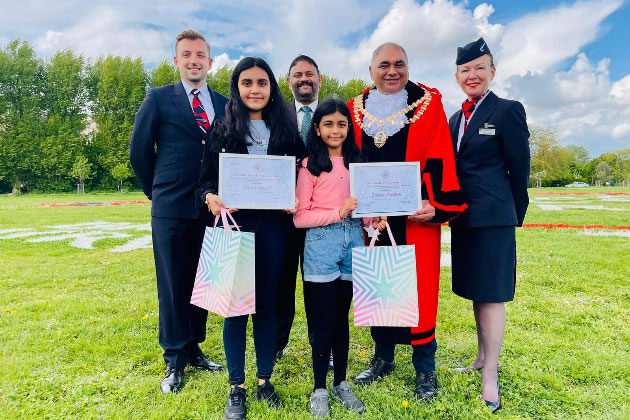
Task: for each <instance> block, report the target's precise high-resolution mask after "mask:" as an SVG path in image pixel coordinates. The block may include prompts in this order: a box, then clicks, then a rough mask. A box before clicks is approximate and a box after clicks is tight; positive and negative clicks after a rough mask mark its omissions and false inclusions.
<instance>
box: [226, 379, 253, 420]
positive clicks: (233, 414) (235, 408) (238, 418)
mask: <svg viewBox="0 0 630 420" xmlns="http://www.w3.org/2000/svg"><path fill="white" fill-rule="evenodd" d="M246 400H247V391H246V390H245V388H241V387H239V386H237V387H234V388H232V389H231V390H230V393H229V394H228V398H227V402H226V403H225V411H224V412H223V419H224V420H242V419H244V418H245V415H246V414H247V406H246V405H245V401H246Z"/></svg>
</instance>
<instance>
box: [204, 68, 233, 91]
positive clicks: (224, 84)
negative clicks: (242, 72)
mask: <svg viewBox="0 0 630 420" xmlns="http://www.w3.org/2000/svg"><path fill="white" fill-rule="evenodd" d="M231 79H232V69H231V68H229V67H228V66H227V65H225V66H221V67H219V68H218V69H217V70H216V71H214V72H212V73H208V77H207V78H206V83H208V86H210V89H212V90H214V91H216V92H219V93H220V94H221V95H223V96H226V97H228V98H229V97H230V80H231Z"/></svg>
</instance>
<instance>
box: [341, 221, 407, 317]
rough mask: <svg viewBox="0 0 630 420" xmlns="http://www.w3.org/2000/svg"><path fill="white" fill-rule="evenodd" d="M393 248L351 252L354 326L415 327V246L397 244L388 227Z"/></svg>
mask: <svg viewBox="0 0 630 420" xmlns="http://www.w3.org/2000/svg"><path fill="white" fill-rule="evenodd" d="M387 233H388V234H389V238H390V240H391V242H392V246H377V247H375V246H374V243H375V242H376V238H377V237H378V231H375V232H374V236H373V237H372V240H371V241H370V246H369V247H357V248H353V249H352V282H353V294H354V296H353V301H354V325H357V326H365V327H417V326H418V317H419V315H418V284H417V277H416V247H415V245H396V241H395V240H394V236H393V235H392V231H391V229H390V228H389V224H388V225H387Z"/></svg>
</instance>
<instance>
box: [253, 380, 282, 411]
mask: <svg viewBox="0 0 630 420" xmlns="http://www.w3.org/2000/svg"><path fill="white" fill-rule="evenodd" d="M256 399H257V400H258V401H265V402H266V403H267V405H268V406H269V407H271V408H279V407H280V405H281V403H280V397H278V393H277V392H276V388H274V387H273V385H272V384H271V382H269V379H266V380H265V383H264V384H262V385H258V387H257V388H256Z"/></svg>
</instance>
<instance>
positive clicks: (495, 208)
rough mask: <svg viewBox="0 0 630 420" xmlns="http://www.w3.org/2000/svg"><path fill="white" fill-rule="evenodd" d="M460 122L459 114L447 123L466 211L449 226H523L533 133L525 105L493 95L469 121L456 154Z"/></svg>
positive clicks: (527, 202)
mask: <svg viewBox="0 0 630 420" xmlns="http://www.w3.org/2000/svg"><path fill="white" fill-rule="evenodd" d="M461 118H462V111H461V110H459V111H457V112H456V113H455V114H453V115H452V116H451V118H450V119H449V122H448V125H449V128H450V130H451V138H452V140H453V150H455V165H456V167H457V178H458V179H459V184H460V186H461V189H462V193H463V194H464V200H465V202H466V203H467V204H468V209H467V210H466V211H465V212H464V213H462V214H461V215H460V216H458V217H457V218H455V219H454V220H452V221H451V222H450V226H451V227H453V228H478V227H490V226H521V225H522V224H523V219H524V218H525V212H526V211H527V206H528V204H529V196H528V195H527V186H528V183H529V170H530V152H529V141H528V139H529V131H528V129H527V119H526V116H525V109H524V108H523V105H522V104H521V103H520V102H517V101H511V100H508V99H502V98H499V97H498V96H497V95H495V94H494V93H492V92H489V93H488V95H487V97H486V98H485V99H484V100H483V101H482V102H481V104H480V105H479V108H478V109H477V110H476V111H475V113H474V114H473V116H472V118H471V120H470V121H469V122H468V127H467V128H466V131H465V132H464V135H463V136H462V140H461V143H460V147H459V151H458V150H457V134H458V132H459V125H460V122H461ZM480 130H482V131H481V132H480Z"/></svg>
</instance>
